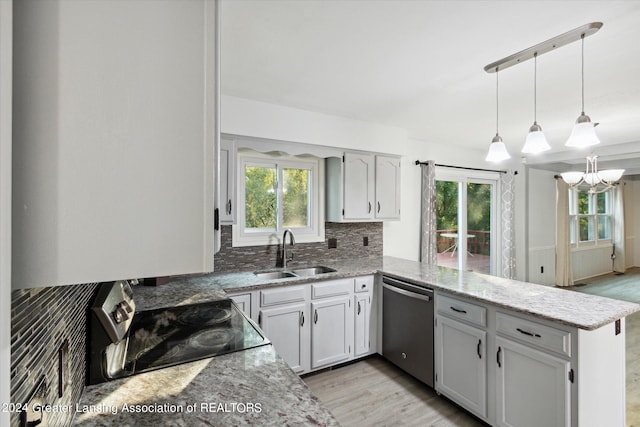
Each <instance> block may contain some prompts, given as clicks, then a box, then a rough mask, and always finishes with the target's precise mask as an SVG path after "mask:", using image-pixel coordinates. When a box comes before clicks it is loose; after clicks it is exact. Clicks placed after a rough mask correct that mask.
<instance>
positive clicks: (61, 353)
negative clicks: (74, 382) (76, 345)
mask: <svg viewBox="0 0 640 427" xmlns="http://www.w3.org/2000/svg"><path fill="white" fill-rule="evenodd" d="M68 384H69V340H67V339H65V340H64V341H63V342H62V345H61V346H60V349H58V397H62V396H63V395H64V391H65V389H66V388H67V385H68Z"/></svg>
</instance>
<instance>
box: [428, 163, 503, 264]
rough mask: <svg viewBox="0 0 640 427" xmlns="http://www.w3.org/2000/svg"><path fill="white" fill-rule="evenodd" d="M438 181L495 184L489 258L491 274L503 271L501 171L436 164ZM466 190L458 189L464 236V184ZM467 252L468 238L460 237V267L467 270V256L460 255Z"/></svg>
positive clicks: (459, 219) (460, 224) (465, 228)
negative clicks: (499, 243)
mask: <svg viewBox="0 0 640 427" xmlns="http://www.w3.org/2000/svg"><path fill="white" fill-rule="evenodd" d="M436 181H453V182H458V183H459V186H458V188H460V184H467V183H471V184H491V185H493V191H492V192H491V207H492V208H491V220H490V224H491V249H490V253H491V256H490V258H489V263H490V264H489V274H491V275H497V272H499V271H502V256H501V254H500V248H501V247H500V246H499V245H498V242H500V241H502V230H501V227H500V221H499V217H500V212H501V210H502V206H501V204H500V197H499V194H501V192H502V188H501V185H500V173H499V172H486V171H474V170H466V169H465V170H451V169H449V168H444V167H438V166H436ZM463 188H465V191H458V235H459V236H464V235H466V234H467V192H466V186H463ZM461 253H463V254H466V253H467V239H460V238H458V269H459V270H466V269H467V268H466V259H467V257H466V256H464V257H462V256H460V254H461Z"/></svg>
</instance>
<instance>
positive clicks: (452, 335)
mask: <svg viewBox="0 0 640 427" xmlns="http://www.w3.org/2000/svg"><path fill="white" fill-rule="evenodd" d="M486 336H487V333H486V332H485V331H482V330H480V329H477V328H473V327H471V326H468V325H465V324H463V323H460V322H458V321H456V320H453V319H449V318H448V317H444V316H438V322H437V327H436V340H437V341H436V342H437V345H436V351H437V358H436V359H437V361H436V375H437V379H436V390H438V391H439V392H441V393H442V394H445V395H446V396H448V397H450V398H451V399H452V400H454V401H456V402H458V403H459V404H460V405H462V406H464V407H465V408H466V409H468V410H469V411H472V412H474V413H476V414H477V415H479V416H480V417H483V418H484V417H486V415H487V362H486Z"/></svg>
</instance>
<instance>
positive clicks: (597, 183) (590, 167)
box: [560, 155, 624, 194]
mask: <svg viewBox="0 0 640 427" xmlns="http://www.w3.org/2000/svg"><path fill="white" fill-rule="evenodd" d="M623 173H624V169H606V170H603V171H599V170H598V156H595V155H591V156H588V157H587V167H586V170H585V172H565V173H561V174H560V176H561V177H562V180H563V181H564V182H566V183H567V184H568V185H569V187H571V188H577V189H578V190H585V191H588V192H589V194H598V193H603V192H605V191H608V190H610V189H611V188H613V187H614V186H615V185H616V183H617V182H618V180H620V178H622V174H623Z"/></svg>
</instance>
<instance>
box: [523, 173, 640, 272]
mask: <svg viewBox="0 0 640 427" xmlns="http://www.w3.org/2000/svg"><path fill="white" fill-rule="evenodd" d="M556 173H557V172H551V171H545V170H540V169H529V171H528V180H529V183H528V187H529V192H528V209H527V218H528V227H527V232H528V245H527V246H528V248H527V254H528V268H527V271H528V278H527V280H528V281H530V282H533V283H540V284H545V285H553V284H555V206H556V189H555V180H554V179H553V175H554V174H556ZM624 195H625V234H626V242H625V244H626V246H625V257H626V266H627V267H631V266H634V265H636V266H638V265H640V238H636V236H640V218H638V215H637V213H640V181H627V182H626V185H625V193H624ZM634 213H635V214H634ZM572 263H573V276H574V280H575V281H576V282H577V281H579V280H581V279H586V278H588V277H593V276H598V275H601V274H605V273H608V272H610V271H612V263H611V247H610V246H603V247H598V248H584V247H583V248H578V249H574V250H573V251H572ZM540 267H544V273H542V272H541V270H540Z"/></svg>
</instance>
